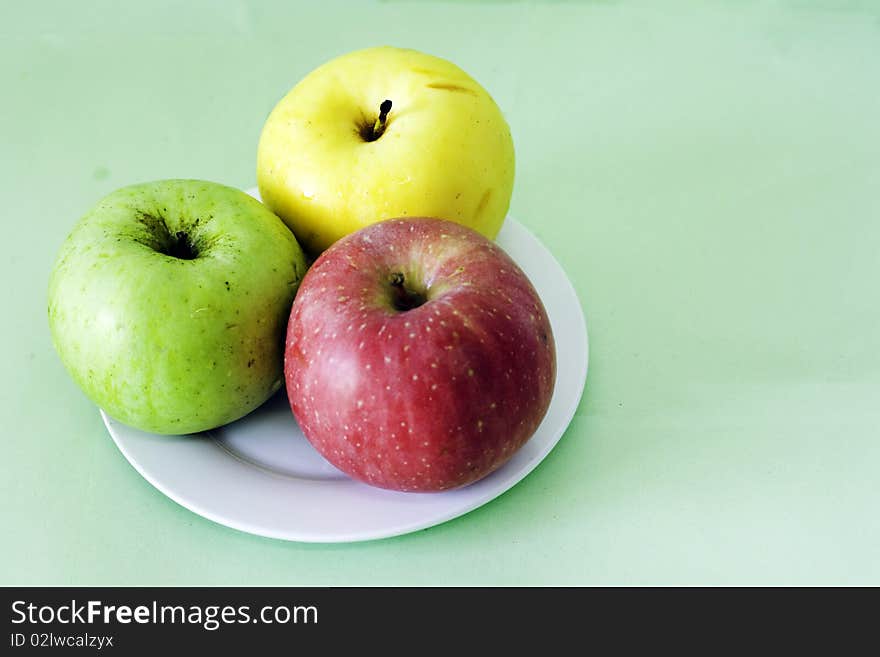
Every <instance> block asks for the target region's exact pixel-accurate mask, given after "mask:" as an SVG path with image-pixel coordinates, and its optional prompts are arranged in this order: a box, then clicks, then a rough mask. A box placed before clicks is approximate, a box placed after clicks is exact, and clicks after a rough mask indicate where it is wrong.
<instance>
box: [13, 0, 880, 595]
mask: <svg viewBox="0 0 880 657" xmlns="http://www.w3.org/2000/svg"><path fill="white" fill-rule="evenodd" d="M122 5H123V3H116V2H90V3H70V2H57V3H51V4H50V3H45V2H27V3H18V2H16V3H13V2H4V3H3V4H2V9H0V37H2V38H0V79H2V102H0V147H2V158H0V198H2V204H3V213H2V216H3V236H4V243H5V248H4V251H5V254H4V256H3V257H2V258H0V274H2V280H3V321H2V322H0V345H2V349H3V366H4V372H5V375H4V376H3V378H2V382H0V398H2V409H0V410H2V417H0V427H2V429H0V431H2V436H3V449H2V453H0V482H2V483H0V486H2V495H0V526H2V540H0V583H2V584H239V583H242V584H245V583H247V584H335V585H343V584H351V585H367V584H414V585H415V584H443V585H445V584H798V583H799V584H861V583H873V584H880V516H878V505H880V484H878V473H880V304H878V293H877V290H878V282H880V266H878V263H880V194H878V191H880V5H878V4H876V3H871V2H868V1H865V2H862V3H855V2H831V1H827V2H819V1H810V2H787V3H781V2H773V3H770V2H745V3H721V2H718V1H713V2H705V3H700V4H697V3H654V2H625V1H621V2H585V3H574V2H547V3H539V4H535V3H527V2H511V3H490V2H478V3H464V2H385V3H377V4H375V3H357V4H355V3H346V4H340V3H335V2H329V1H327V0H322V1H321V2H317V3H302V4H300V5H295V4H294V3H282V2H278V3H256V2H251V3H249V2H243V1H241V2H225V3H220V2H199V3H197V2H187V3H178V2H167V3H146V2H143V3H137V4H134V3H131V4H126V5H125V6H124V8H123V7H122ZM661 5H662V7H661ZM378 44H393V45H401V46H409V47H415V48H418V49H421V50H425V51H427V52H430V53H432V54H436V55H440V56H444V57H446V58H449V59H451V60H453V61H455V62H456V63H458V64H459V65H460V66H462V67H463V68H464V69H465V70H467V71H469V72H470V73H471V74H472V75H474V77H476V78H477V79H478V80H480V81H481V82H482V83H483V84H484V85H485V86H486V87H487V88H488V89H489V91H490V92H491V93H492V94H493V95H494V97H495V98H496V100H497V101H498V103H499V105H500V106H501V107H502V109H503V110H504V112H505V114H506V116H507V118H508V120H509V122H510V124H511V128H512V130H513V135H514V140H515V144H516V149H517V182H516V188H515V192H514V196H513V202H512V208H511V212H512V214H513V216H515V217H517V218H518V219H519V220H520V221H521V222H523V223H525V224H526V225H527V226H528V227H529V228H530V229H531V230H532V231H533V232H534V233H536V234H537V235H538V236H539V237H540V239H541V240H542V241H543V242H544V243H545V244H546V245H547V246H548V247H549V248H550V250H551V251H552V252H553V253H554V254H555V256H556V257H557V258H558V259H559V261H560V262H561V263H562V265H563V267H564V268H565V269H566V271H567V272H568V274H569V276H570V277H571V279H572V280H573V282H574V284H575V287H576V289H577V291H578V294H579V296H580V299H581V302H582V304H583V307H584V310H585V313H586V316H587V320H588V325H589V329H590V341H591V361H590V373H589V377H588V380H587V388H586V392H585V394H584V397H583V399H582V402H581V404H580V407H579V409H578V412H577V415H576V417H575V418H574V421H573V422H572V424H571V427H570V429H569V430H568V432H567V433H566V434H565V436H564V438H563V439H562V441H561V442H560V443H559V445H558V446H557V448H556V449H555V450H554V451H553V452H552V453H551V454H550V456H549V457H548V458H547V459H546V461H545V462H544V463H543V464H542V465H541V466H540V467H539V468H538V469H537V470H536V471H535V472H533V473H532V474H531V475H530V476H529V477H528V478H527V479H526V480H524V481H523V482H522V483H520V484H519V485H517V486H516V487H515V488H513V489H512V490H511V491H509V492H508V493H506V494H505V495H503V496H502V497H500V498H499V499H497V500H495V501H494V502H492V503H490V504H488V505H486V506H484V507H482V508H480V509H478V510H476V511H474V512H472V513H470V514H468V515H466V516H464V517H461V518H459V519H456V520H454V521H451V522H449V523H446V524H443V525H440V526H437V527H434V528H431V529H428V530H425V531H421V532H418V533H415V534H411V535H407V536H403V537H398V538H393V539H387V540H381V541H375V542H369V543H361V544H350V545H330V546H328V545H304V544H296V543H285V542H282V541H276V540H269V539H262V538H257V537H254V536H250V535H247V534H244V533H239V532H237V531H233V530H230V529H226V528H224V527H222V526H219V525H216V524H213V523H211V522H209V521H207V520H204V519H202V518H200V517H199V516H196V515H194V514H192V513H190V512H189V511H186V510H184V509H183V508H181V507H179V506H177V505H176V504H175V503H174V502H172V501H171V500H169V499H167V498H165V497H164V496H163V495H162V494H160V493H159V492H157V491H156V490H154V489H153V488H152V487H151V486H150V485H149V484H148V483H147V482H146V481H145V480H143V479H142V478H141V477H140V476H139V475H138V474H137V473H136V472H135V471H134V469H133V468H132V467H131V466H130V465H129V464H128V463H127V462H126V460H125V459H124V458H123V457H122V455H121V454H120V453H119V451H118V450H117V448H116V447H115V446H114V444H113V442H112V440H111V439H110V437H109V436H108V434H107V432H106V430H105V429H104V426H103V425H102V423H101V421H100V418H99V416H98V413H97V409H96V408H95V407H94V405H92V404H91V403H90V402H89V401H88V400H87V399H86V398H85V397H84V396H83V395H82V393H80V392H79V390H78V389H77V388H76V387H75V386H74V384H73V383H72V382H71V380H70V379H69V378H68V377H67V375H66V373H65V371H64V370H63V368H62V366H61V363H60V362H59V360H58V358H57V357H56V355H55V353H54V351H53V349H52V347H51V343H50V339H49V332H48V328H47V322H46V311H45V306H46V299H45V295H46V283H47V278H48V274H49V270H50V268H51V266H52V263H53V260H54V257H55V253H56V251H57V249H58V247H59V246H60V244H61V242H62V240H63V239H64V237H65V236H66V234H67V233H68V231H69V230H70V228H71V227H72V225H73V223H74V222H75V221H76V219H77V218H78V217H79V216H80V215H81V214H82V213H83V212H85V210H86V209H88V208H89V207H90V206H91V205H92V204H94V203H95V202H96V201H97V200H98V199H99V198H100V197H101V196H102V195H104V194H106V193H107V192H109V191H111V190H113V189H115V188H117V187H120V186H123V185H126V184H129V183H133V182H138V181H144V180H150V179H157V178H170V177H196V178H204V179H210V180H216V181H219V182H223V183H227V184H230V185H236V186H242V187H248V186H251V185H253V184H254V180H255V173H254V166H255V150H256V144H257V138H258V136H259V133H260V129H261V127H262V124H263V121H264V120H265V118H266V116H267V114H268V112H269V111H270V110H271V108H272V107H273V105H274V104H275V102H277V101H278V100H279V99H280V98H281V96H282V95H283V94H284V93H285V92H286V91H287V90H288V89H289V88H290V87H291V86H292V85H293V84H294V83H295V82H296V81H297V80H298V79H299V78H300V77H302V76H303V75H304V74H305V73H307V72H308V71H309V70H311V69H312V68H314V67H315V66H317V65H318V64H320V63H322V62H324V61H325V60H327V59H329V58H331V57H333V56H336V55H338V54H341V53H343V52H346V51H349V50H353V49H356V48H360V47H365V46H370V45H378ZM561 357H562V358H564V357H565V354H564V353H563V354H561Z"/></svg>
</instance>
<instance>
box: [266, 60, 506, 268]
mask: <svg viewBox="0 0 880 657" xmlns="http://www.w3.org/2000/svg"><path fill="white" fill-rule="evenodd" d="M389 106H390V110H389ZM380 108H381V109H380ZM382 110H388V111H387V112H384V111H382ZM513 173H514V154H513V140H512V139H511V136H510V128H509V126H508V125H507V122H506V121H505V120H504V117H503V116H502V114H501V110H500V109H499V108H498V105H496V104H495V101H494V100H493V99H492V97H491V96H490V95H489V93H488V92H487V91H486V90H485V89H483V87H481V86H480V85H479V84H478V83H477V82H476V81H475V80H474V79H473V78H472V77H470V76H469V75H468V74H467V73H465V72H464V71H462V70H461V69H460V68H458V67H457V66H456V65H455V64H452V63H451V62H448V61H446V60H444V59H440V58H438V57H434V56H431V55H427V54H424V53H421V52H418V51H415V50H404V49H401V48H392V47H380V48H368V49H366V50H359V51H356V52H352V53H349V54H347V55H343V56H341V57H338V58H336V59H334V60H332V61H330V62H328V63H326V64H324V65H323V66H321V67H319V68H317V69H315V70H314V71H312V72H311V73H310V74H309V75H307V76H306V77H305V78H304V79H303V80H302V81H300V82H299V84H297V85H296V86H295V87H294V88H293V89H292V90H291V91H290V92H289V93H288V94H287V95H286V96H285V97H284V98H283V99H282V100H281V101H280V102H279V103H278V105H276V106H275V109H274V110H273V111H272V113H271V114H270V115H269V118H268V119H267V120H266V124H265V126H264V127H263V132H262V134H261V136H260V144H259V148H258V151H257V184H258V186H259V189H260V196H261V197H262V199H263V202H264V203H265V204H266V205H267V206H269V208H270V209H271V210H272V211H273V212H275V214H277V215H278V216H279V217H281V219H283V220H284V222H285V223H286V224H287V225H288V226H289V227H290V229H291V230H292V231H293V232H294V234H295V235H296V237H297V239H298V240H299V242H300V243H301V244H303V246H304V247H305V248H306V249H307V250H309V251H310V252H311V253H312V254H317V253H319V252H321V251H323V250H324V249H326V248H327V247H328V246H330V245H331V244H333V242H335V241H336V240H338V239H340V238H341V237H344V236H345V235H348V234H349V233H352V232H354V231H356V230H358V229H360V228H363V227H364V226H366V225H368V224H372V223H375V222H377V221H381V220H383V219H388V218H391V217H404V216H430V217H439V218H443V219H448V220H451V221H455V222H457V223H460V224H463V225H465V226H469V227H470V228H473V229H475V230H476V231H478V232H480V233H482V234H483V235H485V236H486V237H488V238H490V239H494V238H495V236H496V235H497V234H498V231H499V230H500V229H501V224H502V223H503V221H504V217H505V216H506V214H507V209H508V206H509V205H510V195H511V193H512V191H513Z"/></svg>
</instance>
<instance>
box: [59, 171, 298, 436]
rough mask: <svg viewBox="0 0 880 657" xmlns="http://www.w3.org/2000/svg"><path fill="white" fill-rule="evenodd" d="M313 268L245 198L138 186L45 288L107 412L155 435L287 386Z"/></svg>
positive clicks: (233, 192)
mask: <svg viewBox="0 0 880 657" xmlns="http://www.w3.org/2000/svg"><path fill="white" fill-rule="evenodd" d="M305 270H306V260H305V256H304V255H303V252H302V250H301V249H300V247H299V244H298V243H297V241H296V238H295V237H294V236H293V235H292V234H291V233H290V231H289V230H288V229H287V227H286V226H285V225H284V224H283V223H282V222H281V221H280V220H279V219H278V217H276V216H275V215H274V214H272V212H270V211H269V210H268V209H267V208H266V207H265V206H264V205H262V204H261V203H260V202H259V201H257V200H255V199H253V198H251V197H250V196H248V195H247V194H245V193H244V192H242V191H239V190H237V189H233V188H231V187H225V186H223V185H218V184H216V183H210V182H203V181H197V180H166V181H158V182H151V183H145V184H140V185H133V186H131V187H126V188H123V189H120V190H118V191H116V192H113V193H112V194H110V195H109V196H107V197H105V198H104V199H103V200H101V201H100V202H99V203H98V204H97V205H96V206H95V207H94V208H92V209H91V210H90V211H89V212H88V213H87V214H86V215H85V216H84V217H83V218H82V219H81V220H80V221H79V223H78V224H77V225H76V227H75V228H74V229H73V232H72V233H71V234H70V236H69V237H68V238H67V240H66V242H65V243H64V245H63V246H62V247H61V251H60V253H59V255H58V259H57V261H56V263H55V267H54V269H53V271H52V275H51V277H50V281H49V326H50V328H51V331H52V339H53V341H54V343H55V348H56V350H57V351H58V354H59V355H60V357H61V360H62V362H63V363H64V365H65V367H66V368H67V370H68V372H69V373H70V375H71V376H72V377H73V379H74V380H75V381H76V383H77V384H78V385H79V386H80V387H81V388H82V389H83V391H84V392H85V393H86V395H87V396H88V397H89V398H90V399H91V400H92V401H94V402H95V403H96V404H98V405H99V406H100V407H101V408H103V409H104V410H105V411H106V412H107V413H109V414H110V415H111V416H113V417H115V418H116V419H118V420H120V421H122V422H124V423H126V424H128V425H131V426H133V427H136V428H139V429H143V430H145V431H150V432H154V433H162V434H184V433H193V432H196V431H204V430H207V429H211V428H214V427H217V426H220V425H222V424H226V423H227V422H231V421H232V420H235V419H237V418H239V417H241V416H243V415H245V414H246V413H248V412H250V411H251V410H253V409H254V408H256V407H257V406H259V405H260V404H262V403H263V402H264V401H265V400H266V399H268V397H269V396H270V395H271V394H272V393H273V392H274V391H275V390H277V389H278V388H279V387H280V385H281V383H282V380H283V373H282V368H283V358H284V356H283V353H284V351H283V350H284V332H285V328H286V325H287V318H288V314H289V312H290V306H291V304H292V303H293V297H294V294H295V293H296V289H297V287H298V285H299V282H300V280H301V279H302V276H303V275H304V273H305Z"/></svg>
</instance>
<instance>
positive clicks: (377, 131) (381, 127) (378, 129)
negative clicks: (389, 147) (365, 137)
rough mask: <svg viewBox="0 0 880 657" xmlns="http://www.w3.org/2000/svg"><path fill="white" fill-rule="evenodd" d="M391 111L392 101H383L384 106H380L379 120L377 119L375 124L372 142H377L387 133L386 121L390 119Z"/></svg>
mask: <svg viewBox="0 0 880 657" xmlns="http://www.w3.org/2000/svg"><path fill="white" fill-rule="evenodd" d="M390 111H391V101H390V100H388V99H387V98H386V99H385V100H383V101H382V104H381V105H379V118H378V119H376V122H375V123H374V124H373V139H372V141H376V140H377V139H378V138H379V137H381V136H382V133H383V132H385V121H386V119H387V118H388V112H390Z"/></svg>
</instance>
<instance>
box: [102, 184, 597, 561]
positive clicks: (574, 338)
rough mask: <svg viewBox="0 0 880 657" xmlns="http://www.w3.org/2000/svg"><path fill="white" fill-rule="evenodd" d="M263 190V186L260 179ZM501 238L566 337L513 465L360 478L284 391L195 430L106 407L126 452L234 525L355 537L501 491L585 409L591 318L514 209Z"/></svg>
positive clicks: (305, 537)
mask: <svg viewBox="0 0 880 657" xmlns="http://www.w3.org/2000/svg"><path fill="white" fill-rule="evenodd" d="M248 193H250V194H251V195H252V196H255V197H257V198H258V196H257V194H256V192H255V190H249V192H248ZM497 243H498V244H499V245H500V246H501V247H502V248H504V250H505V251H507V253H508V254H509V255H510V256H511V257H512V258H513V259H514V260H515V261H516V262H517V263H518V264H519V266H520V267H522V269H523V271H525V273H526V275H527V276H528V277H529V278H530V279H531V281H532V284H533V285H534V286H535V288H536V289H537V290H538V293H539V294H540V296H541V299H542V301H543V302H544V305H545V307H546V309H547V313H548V315H549V316H550V323H551V325H552V326H553V334H554V337H555V338H556V353H557V375H556V387H555V391H554V393H553V399H552V401H551V402H550V408H549V409H548V411H547V415H546V417H545V418H544V421H543V422H542V423H541V425H540V426H539V427H538V430H537V432H536V433H535V435H534V436H532V438H531V439H530V440H529V441H528V442H527V443H526V444H525V445H524V446H523V447H522V448H521V449H520V450H519V451H518V452H517V453H516V454H515V455H514V456H513V458H511V460H510V461H508V462H507V463H506V464H505V465H504V466H503V467H502V468H500V469H498V470H496V471H495V472H493V473H492V474H491V475H489V476H488V477H485V478H483V479H481V480H480V481H477V482H476V483H474V484H471V485H470V486H466V487H465V488H461V489H457V490H452V491H446V492H443V493H421V494H417V493H398V492H393V491H387V490H381V489H378V488H371V487H369V486H366V485H365V484H361V483H359V482H356V481H354V480H352V479H349V478H348V477H347V476H346V475H344V474H343V473H342V472H340V471H339V470H337V469H336V468H335V467H333V466H332V465H330V463H328V462H327V461H325V460H324V458H323V457H322V456H320V455H319V454H318V453H317V452H316V451H315V450H314V449H313V448H312V446H311V445H310V444H309V442H308V441H307V440H306V439H305V437H304V436H303V434H302V432H301V431H300V429H299V427H298V426H297V424H296V421H295V420H294V418H293V415H292V414H291V412H290V408H289V406H288V405H287V398H286V396H285V394H284V391H283V390H282V391H281V392H280V393H279V394H277V395H275V397H273V398H272V399H270V400H269V401H268V402H267V403H266V404H264V405H263V406H261V407H260V408H258V409H257V410H255V411H254V412H253V413H251V414H250V415H248V416H246V417H244V418H242V419H241V420H238V421H237V422H233V423H232V424H229V425H227V426H224V427H221V428H219V429H216V430H214V431H211V432H207V433H205V434H201V435H195V436H157V435H153V434H149V433H145V432H143V431H138V430H136V429H132V428H131V427H128V426H126V425H124V424H122V423H120V422H118V421H116V420H114V419H113V418H111V417H109V416H108V415H107V414H106V413H104V412H103V411H101V415H102V417H103V418H104V423H105V424H106V425H107V429H108V430H109V431H110V435H111V436H112V437H113V440H114V441H116V445H117V446H118V447H119V449H120V451H121V452H122V453H123V454H124V455H125V458H127V459H128V460H129V462H130V463H131V464H132V465H133V466H134V467H135V469H136V470H137V471H138V472H140V473H141V475H143V477H144V478H145V479H146V480H147V481H149V482H150V483H151V484H153V486H155V487H156V488H158V489H159V490H160V491H162V492H163V493H165V495H167V496H168V497H170V498H171V499H172V500H174V501H175V502H177V503H178V504H181V505H182V506H184V507H186V508H187V509H189V510H190V511H194V512H195V513H198V514H199V515H201V516H204V517H205V518H208V519H210V520H213V521H214V522H218V523H220V524H222V525H226V526H228V527H232V528H234V529H239V530H241V531H245V532H249V533H251V534H258V535H260V536H268V537H272V538H280V539H286V540H292V541H308V542H326V543H331V542H334V543H335V542H349V541H362V540H368V539H376V538H384V537H387V536H396V535H398V534H405V533H407V532H412V531H416V530H419V529H424V528H426V527H430V526H432V525H436V524H439V523H441V522H445V521H447V520H451V519H452V518H456V517H458V516H460V515H463V514H465V513H467V512H468V511H471V510H473V509H475V508H477V507H479V506H481V505H483V504H485V503H486V502H489V501H490V500H492V499H494V498H496V497H498V496H499V495H501V494H502V493H504V492H505V491H507V490H508V489H510V488H511V487H512V486H513V485H514V484H516V483H517V482H519V481H520V480H521V479H523V477H525V476H526V475H527V474H528V473H529V472H531V471H532V470H533V469H534V468H535V466H537V465H538V464H539V463H540V462H541V461H542V460H543V459H544V457H545V456H547V454H548V453H549V452H550V450H551V449H553V447H554V446H555V445H556V443H557V442H558V441H559V439H560V438H561V437H562V434H563V433H564V432H565V429H566V427H568V424H569V422H571V419H572V417H573V416H574V413H575V409H576V408H577V405H578V402H579V401H580V398H581V393H582V391H583V387H584V382H585V381H586V377H587V358H588V357H587V353H588V348H587V328H586V323H585V321H584V315H583V313H582V311H581V307H580V303H579V302H578V298H577V295H576V294H575V291H574V288H573V287H572V285H571V282H570V281H569V280H568V278H567V277H566V275H565V272H564V271H563V270H562V267H560V266H559V263H557V262H556V260H555V259H554V258H553V256H552V255H551V254H550V252H549V251H547V249H545V248H544V246H543V245H542V244H541V243H540V242H539V241H538V240H537V239H536V238H535V237H534V236H533V235H532V234H531V233H529V231H528V230H526V229H525V228H524V227H523V226H522V224H519V223H517V222H516V221H515V220H513V219H512V218H510V217H508V218H507V220H506V221H505V223H504V227H503V229H502V230H501V234H500V235H499V236H498V239H497Z"/></svg>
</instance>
